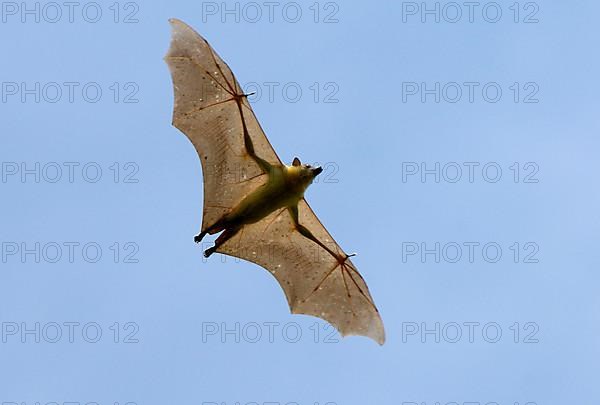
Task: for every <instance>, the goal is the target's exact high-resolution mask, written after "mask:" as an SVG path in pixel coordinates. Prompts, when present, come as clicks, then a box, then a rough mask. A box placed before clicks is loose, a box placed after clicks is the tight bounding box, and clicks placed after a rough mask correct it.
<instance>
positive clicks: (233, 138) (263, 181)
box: [165, 19, 385, 344]
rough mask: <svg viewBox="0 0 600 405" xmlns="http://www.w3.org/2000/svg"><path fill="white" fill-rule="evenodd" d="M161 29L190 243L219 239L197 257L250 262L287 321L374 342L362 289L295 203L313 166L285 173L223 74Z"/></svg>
mask: <svg viewBox="0 0 600 405" xmlns="http://www.w3.org/2000/svg"><path fill="white" fill-rule="evenodd" d="M170 22H171V26H172V30H173V31H172V33H173V37H172V40H171V47H170V49H169V52H168V53H167V56H166V57H165V60H166V62H167V64H168V65H169V68H170V70H171V75H172V79H173V87H174V92H175V106H174V109H173V125H175V126H176V127H177V128H179V129H180V130H181V131H182V132H183V133H184V134H185V135H186V136H187V137H188V138H189V139H190V141H191V142H192V144H193V145H194V147H195V148H196V151H197V152H198V155H199V157H200V160H201V162H202V169H203V175H204V207H203V218H202V228H201V232H200V234H198V235H196V236H195V237H194V240H195V241H196V242H199V241H200V240H201V239H202V237H204V235H206V234H214V233H217V232H222V233H221V234H220V235H219V237H218V238H217V240H216V241H215V245H214V246H213V247H211V248H209V249H208V250H206V252H205V255H206V256H210V255H211V254H212V253H214V252H218V253H223V254H228V255H231V256H235V257H239V258H242V259H245V260H249V261H251V262H254V263H256V264H258V265H260V266H262V267H264V268H265V269H267V270H268V271H269V272H270V273H271V274H272V275H273V276H274V277H275V278H276V279H277V281H278V282H279V284H280V286H281V288H282V289H283V290H284V292H285V295H286V298H287V300H288V304H289V306H290V309H291V311H292V312H293V313H301V314H307V315H313V316H317V317H320V318H322V319H325V320H327V321H328V322H330V323H331V324H333V325H334V326H335V327H336V328H337V329H338V330H339V331H340V333H341V334H342V335H343V336H344V335H364V336H368V337H371V338H373V339H374V340H375V341H377V342H378V343H379V344H383V342H384V340H385V332H384V329H383V323H382V321H381V317H380V316H379V312H378V311H377V308H376V307H375V304H374V303H373V299H372V298H371V295H370V293H369V289H368V288H367V285H366V283H365V281H364V280H363V278H362V277H361V275H360V274H359V273H358V270H356V267H355V266H354V264H353V263H352V261H351V260H350V255H347V254H346V253H344V251H343V250H342V248H341V247H340V246H339V245H338V244H337V243H336V242H335V240H334V239H333V238H332V237H331V235H330V234H329V232H327V230H326V229H325V227H324V226H323V225H322V224H321V222H320V221H319V219H318V218H317V216H316V215H315V213H314V212H313V210H312V209H311V208H310V206H309V205H308V203H307V202H306V200H305V199H304V191H305V190H306V188H307V187H308V186H309V185H310V183H311V182H312V181H313V179H314V178H315V176H317V175H318V174H319V173H320V172H321V168H313V167H310V166H309V165H302V164H301V163H300V161H299V159H297V158H296V159H294V162H293V164H292V165H291V166H287V165H284V164H283V163H282V162H281V160H280V159H279V157H278V156H277V154H276V153H275V151H274V150H273V147H272V146H271V144H270V143H269V141H268V140H267V137H266V136H265V134H264V132H263V130H262V128H261V127H260V124H259V123H258V120H257V119H256V116H255V115H254V112H253V111H252V107H251V106H250V104H249V103H248V100H247V97H246V95H245V94H244V93H243V91H242V89H241V87H240V85H239V83H238V81H237V80H236V78H235V76H234V75H233V73H232V72H231V69H230V68H229V67H228V66H227V64H226V63H225V62H223V60H222V59H221V58H220V57H219V55H217V53H216V52H215V51H214V50H213V49H212V47H211V46H210V45H209V44H208V42H207V41H206V40H205V39H204V38H202V37H201V36H200V35H198V34H197V33H196V32H195V31H194V30H193V29H192V28H191V27H189V26H188V25H186V24H185V23H183V22H181V21H179V20H175V19H172V20H170ZM232 173H236V174H237V175H233V176H232ZM240 173H243V175H239V174H240Z"/></svg>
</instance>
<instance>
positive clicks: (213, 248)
mask: <svg viewBox="0 0 600 405" xmlns="http://www.w3.org/2000/svg"><path fill="white" fill-rule="evenodd" d="M216 251H217V247H216V246H213V247H211V248H208V249H206V250H205V251H204V257H206V258H209V257H210V255H212V254H213V253H215V252H216Z"/></svg>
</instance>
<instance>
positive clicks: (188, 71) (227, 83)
mask: <svg viewBox="0 0 600 405" xmlns="http://www.w3.org/2000/svg"><path fill="white" fill-rule="evenodd" d="M169 22H170V23H171V29H172V39H171V46H170V47H169V51H168V53H167V55H166V56H165V61H166V62H167V64H168V65H169V69H170V70H171V77H172V79H173V88H174V94H175V105H174V107H173V125H175V126H176V127H177V128H178V129H180V130H181V131H182V132H183V133H184V134H185V135H186V136H187V137H188V139H189V140H190V141H191V142H192V144H193V145H194V148H196V151H197V152H198V155H199V157H200V161H201V163H202V174H203V177H204V205H203V206H204V213H203V217H202V231H205V230H206V229H207V228H208V227H210V226H211V225H213V224H214V223H215V222H216V221H217V220H218V219H219V218H221V217H222V216H223V215H224V214H226V213H227V212H229V211H230V210H231V209H232V208H233V207H235V206H236V205H237V204H238V203H239V202H240V201H241V200H242V199H243V198H244V197H245V196H247V195H248V194H249V193H250V192H252V191H253V190H255V189H256V188H257V187H258V186H259V185H261V184H263V183H264V182H265V181H266V178H267V175H266V174H265V173H264V172H263V171H262V170H261V168H260V167H259V166H258V165H257V164H256V162H255V161H254V159H252V158H251V157H250V155H249V154H248V153H247V151H246V149H245V146H244V128H245V129H246V130H247V131H248V133H249V136H250V137H251V138H252V143H253V144H254V149H255V152H256V154H257V155H259V156H260V157H261V158H263V159H265V160H266V161H267V162H269V163H270V164H273V165H280V164H281V161H280V160H279V157H278V156H277V154H276V153H275V151H274V150H273V147H272V146H271V144H270V143H269V140H268V139H267V137H266V136H265V134H264V132H263V130H262V128H261V127H260V124H259V122H258V120H257V119H256V116H255V115H254V112H253V111H252V107H251V106H250V103H249V102H248V99H247V98H246V97H244V93H243V91H242V88H241V86H240V84H239V83H238V81H237V80H236V78H235V76H234V74H233V73H232V71H231V69H230V68H229V66H227V64H226V63H225V62H224V61H223V59H221V57H219V55H218V54H217V52H215V50H214V49H213V48H212V47H211V46H210V45H209V43H208V42H207V41H206V39H204V38H202V37H201V36H200V35H199V34H198V33H197V32H196V31H194V30H193V29H192V27H190V26H189V25H187V24H186V23H184V22H183V21H180V20H177V19H175V18H173V19H171V20H169Z"/></svg>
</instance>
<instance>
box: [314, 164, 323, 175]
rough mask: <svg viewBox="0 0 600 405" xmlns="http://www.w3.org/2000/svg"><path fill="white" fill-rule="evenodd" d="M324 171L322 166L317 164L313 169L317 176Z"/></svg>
mask: <svg viewBox="0 0 600 405" xmlns="http://www.w3.org/2000/svg"><path fill="white" fill-rule="evenodd" d="M322 171H323V168H322V167H321V166H317V167H315V168H314V169H313V173H314V174H315V176H318V175H319V174H320V173H321V172H322Z"/></svg>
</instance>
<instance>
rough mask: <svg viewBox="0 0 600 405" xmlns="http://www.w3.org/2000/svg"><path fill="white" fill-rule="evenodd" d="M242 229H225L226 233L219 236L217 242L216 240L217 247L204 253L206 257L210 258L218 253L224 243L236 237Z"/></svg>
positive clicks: (238, 227) (237, 227) (236, 227)
mask: <svg viewBox="0 0 600 405" xmlns="http://www.w3.org/2000/svg"><path fill="white" fill-rule="evenodd" d="M240 229H241V227H240V226H235V227H232V228H227V229H225V231H224V232H223V233H222V234H221V235H219V237H218V238H217V240H215V245H214V246H213V247H210V248H208V249H206V250H205V251H204V257H209V256H210V255H212V254H213V253H215V252H216V251H217V249H218V248H219V246H221V245H222V244H223V243H225V242H227V241H228V240H229V239H231V238H232V237H234V236H235V234H236V233H238V231H239V230H240Z"/></svg>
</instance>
